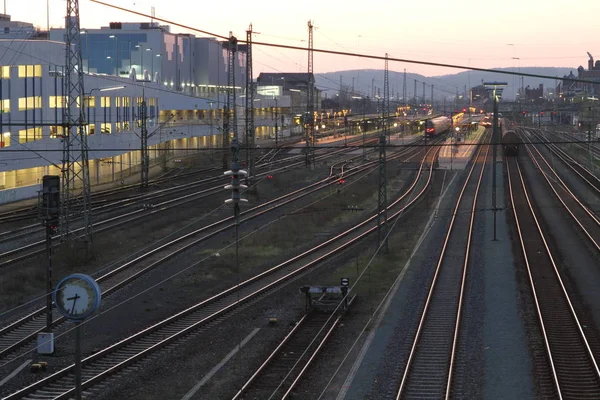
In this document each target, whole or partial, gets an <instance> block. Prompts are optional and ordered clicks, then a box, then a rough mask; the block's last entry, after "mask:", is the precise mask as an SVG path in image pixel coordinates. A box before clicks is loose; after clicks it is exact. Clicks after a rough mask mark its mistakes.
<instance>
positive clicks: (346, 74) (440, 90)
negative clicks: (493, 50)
mask: <svg viewBox="0 0 600 400" xmlns="http://www.w3.org/2000/svg"><path fill="white" fill-rule="evenodd" d="M576 69H577V68H576V67H575V68H553V67H524V68H521V69H520V70H519V71H520V72H523V73H528V74H536V75H544V76H556V77H558V78H562V77H563V76H564V75H568V74H569V71H573V73H574V74H577V71H576ZM495 70H497V71H509V72H512V71H514V69H513V68H495ZM519 71H517V72H519ZM340 76H341V77H342V84H343V85H344V86H347V87H349V88H351V87H352V79H353V78H354V92H355V93H356V94H357V95H362V94H366V95H367V96H372V88H373V86H374V87H375V94H377V90H379V92H380V94H381V95H383V70H375V69H362V70H348V71H339V72H329V73H326V74H317V75H316V83H317V85H318V87H319V88H320V89H322V90H324V91H325V94H326V95H327V96H328V97H331V96H334V95H335V93H337V92H338V90H339V85H340ZM406 78H407V84H406V91H407V95H408V97H409V98H411V97H413V92H414V81H415V80H417V95H418V96H419V97H422V96H423V83H422V82H425V83H426V87H425V96H426V98H427V99H429V98H431V85H432V84H433V85H434V97H435V98H436V99H442V98H443V97H453V96H455V95H456V92H457V91H458V93H459V95H462V94H463V93H464V92H465V87H466V88H467V90H468V88H469V87H473V86H477V85H479V84H481V82H482V81H485V82H489V81H499V82H506V83H508V86H507V87H506V88H505V89H504V98H505V99H507V100H512V99H514V98H515V93H516V91H515V90H514V89H515V86H516V87H517V89H518V88H520V87H521V82H520V80H521V77H517V76H515V77H514V78H513V76H511V75H505V74H495V73H493V72H478V71H470V72H459V73H456V74H451V75H440V76H423V75H419V74H413V73H407V74H406ZM389 79H390V94H394V95H395V96H399V97H401V96H402V86H403V79H404V74H403V73H402V72H395V71H390V73H389ZM523 80H524V81H523V85H524V87H527V86H528V85H529V86H530V87H536V88H537V87H538V86H539V84H540V83H542V84H543V85H544V88H554V87H555V85H556V83H557V82H555V80H554V79H541V78H531V77H524V78H523ZM513 85H514V86H513Z"/></svg>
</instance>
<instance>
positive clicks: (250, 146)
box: [246, 24, 277, 184]
mask: <svg viewBox="0 0 600 400" xmlns="http://www.w3.org/2000/svg"><path fill="white" fill-rule="evenodd" d="M275 146H277V145H275ZM255 147H256V146H255V144H254V86H253V85H252V24H250V27H249V28H248V30H247V31H246V163H247V165H248V172H249V174H247V175H246V184H248V177H249V176H251V177H254V163H255V162H254V156H255V153H254V148H255Z"/></svg>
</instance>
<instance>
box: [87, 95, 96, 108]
mask: <svg viewBox="0 0 600 400" xmlns="http://www.w3.org/2000/svg"><path fill="white" fill-rule="evenodd" d="M85 106H86V107H92V108H94V107H96V97H94V96H85Z"/></svg>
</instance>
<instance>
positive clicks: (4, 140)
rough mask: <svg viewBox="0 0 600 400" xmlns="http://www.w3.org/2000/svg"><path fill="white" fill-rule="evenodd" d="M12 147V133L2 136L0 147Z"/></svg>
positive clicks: (5, 133)
mask: <svg viewBox="0 0 600 400" xmlns="http://www.w3.org/2000/svg"><path fill="white" fill-rule="evenodd" d="M8 146H10V132H4V133H2V134H0V147H8Z"/></svg>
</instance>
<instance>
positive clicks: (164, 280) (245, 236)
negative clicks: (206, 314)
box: [0, 172, 370, 368]
mask: <svg viewBox="0 0 600 400" xmlns="http://www.w3.org/2000/svg"><path fill="white" fill-rule="evenodd" d="M369 174H370V172H367V173H365V174H363V175H362V176H360V177H359V178H357V179H356V180H355V181H352V182H350V183H348V186H350V185H354V184H357V183H360V182H361V179H363V178H365V177H367V176H368V175H369ZM264 179H266V178H262V179H261V180H259V181H257V182H256V183H254V184H253V185H252V186H251V187H253V186H255V185H257V184H258V183H260V182H261V181H262V180H264ZM335 195H336V193H335V192H333V193H327V194H325V195H323V196H321V197H319V198H317V199H316V200H314V201H312V202H310V203H308V204H306V205H303V206H301V207H299V208H297V209H296V210H295V211H298V210H302V209H306V208H309V207H311V206H312V205H314V204H316V203H318V202H319V201H323V200H325V199H327V198H328V197H331V196H335ZM224 206H225V204H222V205H220V206H218V207H217V208H216V209H215V210H213V212H215V211H218V210H220V209H221V208H223V207H224ZM289 215H292V214H290V213H286V214H283V215H281V216H279V217H277V218H275V219H274V220H272V221H269V222H266V223H264V224H263V225H261V226H259V227H257V228H253V230H252V231H251V232H249V233H248V234H246V235H244V236H242V238H241V239H240V241H243V240H245V239H247V238H249V237H251V236H253V235H255V234H257V233H259V232H261V231H262V230H263V229H265V228H267V227H269V226H271V225H272V224H274V223H276V222H278V221H280V220H282V219H283V218H285V217H287V216H289ZM182 229H184V228H182ZM235 245H236V242H232V243H229V244H227V245H225V246H223V247H221V248H220V249H218V250H216V252H215V253H222V252H223V251H225V250H227V249H230V248H232V247H234V246H235ZM150 246H152V245H149V246H147V247H150ZM213 254H214V253H213ZM211 257H212V254H210V255H208V256H206V257H204V258H202V259H200V260H198V261H195V262H193V263H192V264H190V265H188V266H187V267H185V268H183V269H182V270H180V271H177V272H175V273H172V274H171V275H169V276H167V277H166V278H164V279H162V280H161V281H159V282H157V283H156V284H153V285H151V286H149V287H147V288H146V289H143V290H142V291H140V292H138V293H134V294H132V295H131V296H129V297H128V298H127V299H125V300H122V301H120V302H118V303H117V304H115V305H113V306H111V307H109V308H108V309H106V310H103V311H102V312H101V313H99V314H96V315H93V316H91V317H89V318H88V319H86V320H85V321H84V322H82V324H87V323H90V322H91V321H93V320H95V319H96V318H99V317H100V316H102V315H104V314H106V313H108V312H110V311H112V310H114V309H116V308H118V307H121V306H123V305H125V304H127V303H129V302H130V301H133V300H134V299H136V298H137V297H139V296H141V295H143V294H145V293H147V292H149V291H151V290H153V289H156V288H158V287H160V286H161V285H163V284H164V283H166V282H168V281H170V280H172V279H174V278H176V277H178V276H179V275H181V274H183V273H184V272H186V271H189V270H190V269H192V268H194V267H197V266H198V265H201V264H202V263H203V262H205V261H206V260H208V259H210V258H211ZM43 297H44V296H41V298H43ZM73 329H75V327H72V328H69V329H67V330H66V331H64V332H62V333H60V334H58V335H56V336H55V339H58V338H59V337H62V336H64V335H67V334H68V333H69V332H71V331H72V330H73ZM36 347H37V344H36ZM31 350H32V349H28V350H25V351H23V352H22V353H21V354H19V355H17V356H15V357H14V358H12V359H11V360H10V361H7V362H5V363H4V364H1V365H0V368H4V367H6V366H7V365H9V364H10V363H12V362H13V361H14V360H16V359H19V358H23V357H26V356H28V355H29V354H30V353H31Z"/></svg>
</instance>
